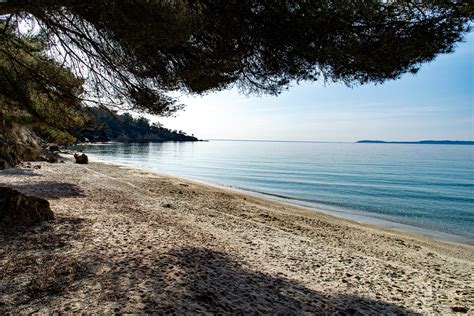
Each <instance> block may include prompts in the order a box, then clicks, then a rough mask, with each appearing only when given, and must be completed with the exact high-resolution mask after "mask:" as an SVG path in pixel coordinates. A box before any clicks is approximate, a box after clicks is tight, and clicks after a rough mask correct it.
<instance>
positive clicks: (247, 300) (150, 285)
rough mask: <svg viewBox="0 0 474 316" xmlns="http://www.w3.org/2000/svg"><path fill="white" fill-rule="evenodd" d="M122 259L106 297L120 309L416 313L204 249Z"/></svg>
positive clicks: (106, 285)
mask: <svg viewBox="0 0 474 316" xmlns="http://www.w3.org/2000/svg"><path fill="white" fill-rule="evenodd" d="M145 262H146V263H145ZM122 264H125V265H126V266H127V267H128V269H127V271H126V272H127V273H126V275H127V277H126V279H124V278H123V275H125V273H124V272H125V271H122V272H120V270H118V271H117V272H110V273H109V275H107V276H104V277H105V278H104V279H102V281H105V283H103V284H102V289H103V290H104V292H103V294H104V297H102V299H103V300H107V301H109V302H110V301H111V302H114V303H115V304H116V306H118V307H117V308H116V309H115V310H114V311H115V312H132V313H133V312H136V311H137V310H134V309H133V306H141V310H142V311H144V312H146V313H151V312H159V313H172V314H173V313H178V314H183V313H218V314H219V313H221V314H244V315H247V314H279V315H295V314H302V313H303V314H308V313H309V314H319V315H327V314H330V315H362V314H363V315H367V314H373V315H380V314H384V315H387V314H389V315H390V314H391V315H417V313H415V312H413V311H411V310H408V309H405V308H403V307H401V306H396V305H393V304H391V303H388V302H383V301H379V300H372V299H368V298H364V297H358V296H352V295H338V296H327V295H324V294H322V293H318V292H317V291H314V290H312V289H308V288H306V287H305V286H303V285H302V284H299V283H298V282H295V281H292V280H289V279H288V278H285V277H284V276H280V275H268V274H264V273H261V272H254V271H250V270H248V269H245V268H244V267H243V266H242V265H241V264H239V263H238V262H237V261H236V260H234V259H232V258H231V257H230V256H229V255H227V254H225V253H222V252H216V251H212V250H208V249H203V248H194V247H190V248H184V249H178V250H173V251H171V252H169V253H168V254H167V255H163V256H161V257H160V258H159V259H158V260H156V261H154V262H149V261H141V260H140V259H139V258H136V259H134V260H131V261H129V262H126V263H124V262H122ZM143 274H145V275H147V276H144V275H143ZM144 284H145V285H146V286H143V285H144ZM139 288H140V290H139V291H137V289H139ZM130 291H137V292H138V293H137V294H138V295H132V294H131V292H130ZM131 297H133V300H132V301H131ZM130 307H131V309H130Z"/></svg>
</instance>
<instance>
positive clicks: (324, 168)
mask: <svg viewBox="0 0 474 316" xmlns="http://www.w3.org/2000/svg"><path fill="white" fill-rule="evenodd" d="M74 149H76V150H77V149H80V150H82V151H83V152H85V153H86V154H88V155H89V156H90V157H91V158H93V159H97V160H103V161H106V162H113V163H120V164H127V165H132V166H136V167H141V168H144V169H148V170H153V171H158V172H160V173H165V174H170V175H174V176H179V177H184V178H188V179H194V180H199V181H204V182H207V183H211V184H217V185H221V186H226V187H231V188H233V189H236V190H241V191H245V192H247V193H250V194H254V195H257V196H261V197H266V198H270V199H275V200H278V201H280V202H284V203H288V204H295V205H299V206H303V207H307V208H310V209H314V210H318V211H322V212H325V213H329V214H331V215H334V216H338V217H343V218H347V219H351V220H355V221H358V222H362V223H368V224H377V225H382V226H384V227H388V228H391V229H398V230H404V231H410V232H416V233H419V234H423V235H427V236H430V237H433V238H438V239H443V240H448V241H452V242H459V243H465V244H474V146H469V145H437V144H435V145H424V144H423V145H422V144H361V143H324V142H281V141H230V140H211V141H202V142H164V143H144V144H143V143H140V144H138V143H106V144H93V145H81V146H78V147H76V148H74Z"/></svg>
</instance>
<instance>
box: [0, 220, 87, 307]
mask: <svg viewBox="0 0 474 316" xmlns="http://www.w3.org/2000/svg"><path fill="white" fill-rule="evenodd" d="M85 227H86V225H85V224H84V220H82V219H79V218H70V217H61V218H58V219H55V220H54V221H52V222H48V223H42V224H39V225H35V226H28V227H26V226H12V227H10V226H6V225H0V257H1V258H2V260H1V261H0V280H2V281H1V282H0V293H2V295H1V296H0V314H4V313H9V312H12V313H13V314H15V313H17V312H18V309H17V308H18V307H19V306H26V305H28V304H31V305H37V306H41V305H42V304H44V303H46V302H49V301H50V300H51V299H52V298H53V297H56V296H61V295H63V294H64V293H65V292H66V291H68V290H70V286H71V285H72V284H74V283H75V282H77V281H78V280H81V279H83V278H86V277H90V276H91V275H93V274H92V272H91V271H90V267H91V266H92V264H90V263H92V262H94V261H95V260H96V259H95V258H92V257H91V258H84V259H81V260H77V258H74V257H72V256H70V255H68V251H69V250H70V249H71V248H72V243H73V242H74V241H76V240H78V239H80V236H81V230H82V229H83V228H85ZM32 302H35V303H32Z"/></svg>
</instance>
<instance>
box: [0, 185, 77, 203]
mask: <svg viewBox="0 0 474 316" xmlns="http://www.w3.org/2000/svg"><path fill="white" fill-rule="evenodd" d="M0 185H2V184H1V182H0ZM7 186H8V187H10V188H12V189H15V190H18V191H20V192H21V193H23V194H26V195H31V196H36V197H40V198H45V199H59V198H69V197H84V196H85V195H84V193H83V191H82V190H81V189H80V188H79V186H77V185H75V184H72V183H67V182H58V181H37V182H28V183H10V184H8V185H7Z"/></svg>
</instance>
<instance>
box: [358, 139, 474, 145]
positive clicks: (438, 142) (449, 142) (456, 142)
mask: <svg viewBox="0 0 474 316" xmlns="http://www.w3.org/2000/svg"><path fill="white" fill-rule="evenodd" d="M356 144H422V145H474V141H470V140H420V141H384V140H359V141H357V142H356Z"/></svg>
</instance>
